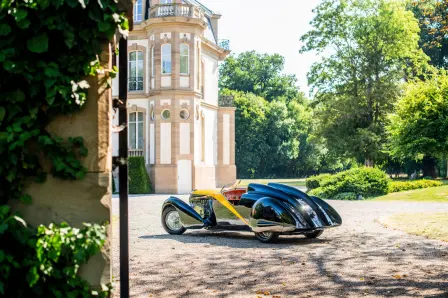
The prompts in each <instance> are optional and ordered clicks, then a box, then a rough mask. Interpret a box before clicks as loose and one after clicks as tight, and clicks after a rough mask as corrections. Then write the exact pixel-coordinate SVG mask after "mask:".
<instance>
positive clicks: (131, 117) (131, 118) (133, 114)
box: [129, 113, 135, 122]
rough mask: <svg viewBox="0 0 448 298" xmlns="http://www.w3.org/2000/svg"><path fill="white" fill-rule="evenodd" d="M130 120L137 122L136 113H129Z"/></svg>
mask: <svg viewBox="0 0 448 298" xmlns="http://www.w3.org/2000/svg"><path fill="white" fill-rule="evenodd" d="M129 122H135V113H129Z"/></svg>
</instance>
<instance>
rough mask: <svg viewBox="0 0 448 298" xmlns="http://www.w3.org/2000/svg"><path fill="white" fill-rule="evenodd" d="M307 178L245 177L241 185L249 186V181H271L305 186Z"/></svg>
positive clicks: (262, 182)
mask: <svg viewBox="0 0 448 298" xmlns="http://www.w3.org/2000/svg"><path fill="white" fill-rule="evenodd" d="M305 180H306V178H296V179H243V180H241V183H240V185H241V186H247V185H249V183H260V184H268V183H269V182H275V183H282V184H286V185H290V186H303V187H305Z"/></svg>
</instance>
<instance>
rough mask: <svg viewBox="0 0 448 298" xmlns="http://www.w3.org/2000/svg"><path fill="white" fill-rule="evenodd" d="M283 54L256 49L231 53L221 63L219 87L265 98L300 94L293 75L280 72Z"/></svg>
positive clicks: (288, 98)
mask: <svg viewBox="0 0 448 298" xmlns="http://www.w3.org/2000/svg"><path fill="white" fill-rule="evenodd" d="M284 66H285V58H283V57H282V56H281V55H279V54H273V55H269V54H260V53H257V52H255V51H250V52H244V53H241V54H239V55H238V56H235V55H231V56H230V57H228V58H227V59H226V60H225V61H224V63H223V64H222V65H221V66H220V69H219V74H220V81H219V87H220V88H221V89H229V90H235V91H241V92H244V93H253V94H255V95H257V96H260V97H263V98H265V99H266V100H267V101H272V100H274V99H280V98H283V99H286V100H291V99H293V98H296V97H300V96H303V95H301V94H300V92H299V89H298V87H297V79H296V77H295V76H294V75H285V74H282V72H283V68H284Z"/></svg>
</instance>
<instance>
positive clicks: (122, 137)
mask: <svg viewBox="0 0 448 298" xmlns="http://www.w3.org/2000/svg"><path fill="white" fill-rule="evenodd" d="M119 51H120V52H119V55H118V70H119V72H118V84H119V86H118V98H119V100H120V103H119V107H118V119H119V122H120V125H123V124H124V125H125V126H126V127H125V128H124V129H123V130H122V131H121V132H120V133H119V137H118V139H119V147H118V155H119V159H120V160H121V162H120V165H119V175H118V181H119V188H120V189H119V192H120V297H121V298H129V219H128V128H127V124H128V115H127V110H126V106H127V98H128V97H127V96H128V94H127V93H128V82H127V81H128V55H127V52H128V41H127V39H125V38H124V37H121V39H120V43H119Z"/></svg>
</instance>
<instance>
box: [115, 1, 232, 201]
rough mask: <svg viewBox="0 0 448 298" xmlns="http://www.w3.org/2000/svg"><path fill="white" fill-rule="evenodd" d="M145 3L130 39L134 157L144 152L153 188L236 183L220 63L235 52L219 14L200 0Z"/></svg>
mask: <svg viewBox="0 0 448 298" xmlns="http://www.w3.org/2000/svg"><path fill="white" fill-rule="evenodd" d="M145 3H146V1H141V0H138V1H136V4H135V7H136V8H135V10H134V29H133V31H131V33H130V36H129V41H128V55H129V56H128V58H129V86H128V87H129V92H128V107H129V108H128V111H129V115H128V116H129V117H128V119H130V121H131V122H129V123H128V134H129V137H130V140H129V154H130V156H144V158H145V160H146V165H147V169H148V173H149V175H150V179H151V182H152V184H153V186H154V190H155V192H156V193H188V192H190V191H191V190H193V189H198V188H215V187H222V186H224V185H225V184H229V183H233V182H234V181H235V179H236V167H235V145H234V144H235V116H234V113H235V110H234V108H223V107H219V106H218V63H219V62H220V61H223V60H224V59H225V57H226V56H227V55H228V54H229V53H230V51H229V50H228V49H224V48H223V47H221V46H220V43H219V41H218V20H219V18H220V15H217V14H214V13H213V12H211V11H210V10H209V9H208V8H206V7H204V6H203V5H202V4H200V3H199V2H197V1H195V0H189V1H188V0H184V1H181V0H173V1H169V0H168V1H167V0H160V1H159V0H153V1H151V7H145ZM162 3H163V4H162ZM117 92H118V85H117V81H115V82H114V84H113V93H114V94H115V93H117ZM133 119H136V120H135V121H134V120H133ZM114 121H115V123H116V124H118V123H119V119H114ZM113 144H114V155H118V137H117V138H115V139H114V140H113Z"/></svg>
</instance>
